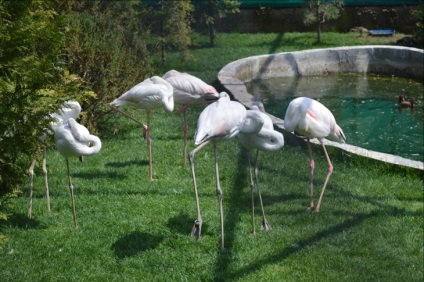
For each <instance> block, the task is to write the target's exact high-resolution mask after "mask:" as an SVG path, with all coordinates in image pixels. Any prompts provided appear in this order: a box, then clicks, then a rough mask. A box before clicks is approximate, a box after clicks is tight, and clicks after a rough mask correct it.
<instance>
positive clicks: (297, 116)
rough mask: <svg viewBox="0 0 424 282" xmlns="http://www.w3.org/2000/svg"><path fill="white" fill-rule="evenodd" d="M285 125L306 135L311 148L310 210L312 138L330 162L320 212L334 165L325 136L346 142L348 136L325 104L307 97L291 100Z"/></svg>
mask: <svg viewBox="0 0 424 282" xmlns="http://www.w3.org/2000/svg"><path fill="white" fill-rule="evenodd" d="M284 127H285V129H286V130H287V131H289V132H293V131H296V132H297V133H298V134H300V135H302V136H304V137H306V140H307V144H308V150H309V160H310V161H309V167H310V185H311V188H310V189H311V190H310V200H311V201H310V204H309V206H308V210H313V209H314V200H313V194H314V185H313V178H314V168H315V162H314V156H313V153H312V146H311V143H310V139H313V138H317V139H318V141H319V142H320V143H321V145H322V149H323V150H324V153H325V157H326V158H327V162H328V173H327V177H326V178H325V182H324V185H323V187H322V190H321V194H320V197H319V200H318V204H317V206H316V208H315V211H316V212H319V210H320V206H321V201H322V198H323V196H324V191H325V187H326V186H327V183H328V180H329V179H330V175H331V173H332V172H333V165H332V163H331V161H330V157H329V156H328V153H327V149H326V148H325V145H324V138H327V137H328V138H329V139H332V140H334V141H337V142H340V143H345V140H346V137H345V135H344V133H343V130H342V129H341V128H340V126H338V125H337V123H336V120H335V118H334V116H333V114H332V113H331V112H330V110H329V109H327V108H326V107H325V106H324V105H323V104H321V103H320V102H318V101H315V100H313V99H310V98H307V97H299V98H296V99H294V100H293V101H291V102H290V104H289V106H288V108H287V111H286V115H285V117H284Z"/></svg>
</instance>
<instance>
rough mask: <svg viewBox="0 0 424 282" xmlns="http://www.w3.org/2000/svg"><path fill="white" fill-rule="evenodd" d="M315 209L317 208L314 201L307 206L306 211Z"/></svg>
mask: <svg viewBox="0 0 424 282" xmlns="http://www.w3.org/2000/svg"><path fill="white" fill-rule="evenodd" d="M314 209H315V206H314V203H311V204H310V205H309V207H307V208H306V211H308V212H310V211H313V210H314Z"/></svg>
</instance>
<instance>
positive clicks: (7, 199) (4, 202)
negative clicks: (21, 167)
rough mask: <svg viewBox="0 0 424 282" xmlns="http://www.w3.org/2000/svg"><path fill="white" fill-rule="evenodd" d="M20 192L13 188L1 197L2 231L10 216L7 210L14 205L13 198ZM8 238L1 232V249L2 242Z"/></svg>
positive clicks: (0, 221)
mask: <svg viewBox="0 0 424 282" xmlns="http://www.w3.org/2000/svg"><path fill="white" fill-rule="evenodd" d="M19 194H21V192H20V191H19V190H13V191H12V192H8V193H6V194H4V195H2V196H1V197H0V231H1V230H2V229H4V226H5V223H6V221H7V219H8V216H9V214H8V213H7V211H6V210H7V209H10V208H11V207H12V199H16V198H17V197H18V195H19ZM6 239H7V237H6V236H4V235H1V233H0V249H1V248H2V246H1V245H2V243H4V242H5V241H6Z"/></svg>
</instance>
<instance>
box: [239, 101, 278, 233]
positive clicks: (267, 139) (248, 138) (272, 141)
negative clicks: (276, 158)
mask: <svg viewBox="0 0 424 282" xmlns="http://www.w3.org/2000/svg"><path fill="white" fill-rule="evenodd" d="M251 111H254V112H256V113H259V115H260V117H261V118H262V119H263V121H264V122H263V126H262V128H261V129H260V131H259V132H257V133H253V134H246V133H243V132H240V133H239V134H238V135H237V137H238V139H239V141H240V143H241V144H242V145H243V146H244V147H246V148H247V149H249V150H256V157H255V166H254V174H255V180H254V179H253V174H252V166H251V160H250V151H249V152H248V160H249V173H250V189H251V198H252V233H253V234H255V233H256V229H255V205H254V193H253V192H254V188H255V186H256V187H257V188H258V194H259V200H260V204H261V209H262V226H261V228H262V229H263V230H271V225H270V224H269V223H268V220H267V219H266V217H265V211H264V206H263V202H262V195H261V190H260V186H259V180H258V156H259V151H260V150H261V151H267V152H275V151H277V150H279V149H281V148H282V147H283V146H284V136H283V134H281V133H280V132H278V131H276V130H274V125H273V123H272V120H271V118H270V117H269V116H268V115H267V114H265V113H262V112H261V111H260V110H259V108H258V106H256V105H254V106H252V107H251V109H250V110H248V111H247V113H248V114H249V113H250V112H251ZM253 117H255V116H253ZM246 122H250V119H247V121H246Z"/></svg>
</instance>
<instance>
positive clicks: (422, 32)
mask: <svg viewBox="0 0 424 282" xmlns="http://www.w3.org/2000/svg"><path fill="white" fill-rule="evenodd" d="M412 17H413V18H414V19H415V20H416V21H417V22H416V24H415V25H416V27H415V32H414V36H415V39H416V41H417V44H418V46H417V47H419V48H423V47H424V4H423V3H421V4H420V5H419V6H418V8H417V9H416V10H413V11H412Z"/></svg>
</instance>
